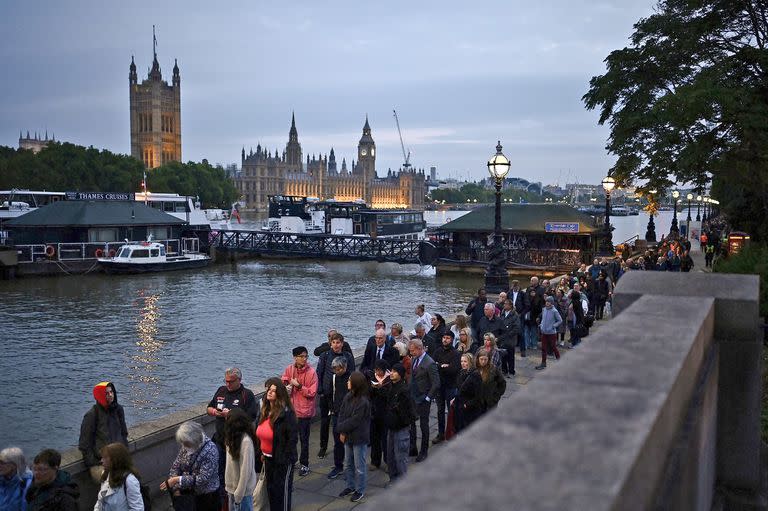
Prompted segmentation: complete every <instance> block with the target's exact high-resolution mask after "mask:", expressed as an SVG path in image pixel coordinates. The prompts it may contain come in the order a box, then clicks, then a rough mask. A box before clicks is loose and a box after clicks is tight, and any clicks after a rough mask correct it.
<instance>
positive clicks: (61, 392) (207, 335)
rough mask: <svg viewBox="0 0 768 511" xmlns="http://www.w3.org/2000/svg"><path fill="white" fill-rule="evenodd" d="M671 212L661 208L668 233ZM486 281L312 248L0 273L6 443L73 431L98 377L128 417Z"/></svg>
mask: <svg viewBox="0 0 768 511" xmlns="http://www.w3.org/2000/svg"><path fill="white" fill-rule="evenodd" d="M462 213H463V212H454V211H449V212H428V213H427V221H428V223H429V224H430V225H435V224H440V223H444V222H445V221H448V219H455V218H458V217H459V216H461V214H462ZM667 217H669V218H667ZM670 219H671V213H669V214H668V215H667V214H666V213H664V212H662V213H661V216H660V217H659V218H657V234H658V235H659V236H660V235H661V234H662V233H665V232H668V230H669V221H670ZM612 223H613V224H614V225H615V227H616V230H615V232H614V237H613V239H614V242H615V243H619V242H621V241H623V240H624V239H627V238H629V237H631V236H632V235H634V234H636V233H640V234H641V236H643V235H644V232H645V224H646V223H647V216H646V215H641V216H633V217H619V218H615V219H612ZM481 284H482V276H481V275H455V276H441V277H436V276H435V271H434V269H432V268H419V267H418V266H416V265H403V266H400V265H396V264H392V263H385V264H380V263H374V262H370V263H361V262H312V261H310V262H308V261H287V262H286V261H280V262H278V261H275V262H264V261H243V262H240V263H238V264H236V265H235V264H219V265H215V266H212V267H210V268H208V269H206V270H203V271H190V272H177V273H166V274H155V275H133V276H107V275H86V276H77V277H61V278H27V279H19V280H15V281H0V304H1V305H0V331H2V332H3V340H4V343H3V344H4V346H3V356H2V357H1V358H0V386H2V387H1V388H2V389H3V392H2V396H3V397H2V400H1V401H0V439H1V440H2V441H1V442H0V448H3V447H5V446H9V445H18V446H20V447H22V448H23V449H24V450H25V452H27V453H28V454H33V453H34V452H36V451H37V450H39V449H40V448H42V447H54V448H59V449H63V448H67V447H71V446H74V445H76V444H77V438H78V432H79V427H80V421H81V419H82V416H83V414H84V413H85V412H86V411H87V410H88V409H89V408H90V406H91V405H92V404H93V398H92V394H91V389H92V387H93V385H94V384H96V383H98V382H99V381H103V380H111V381H113V382H115V385H116V387H117V392H118V401H119V402H120V403H122V404H123V405H124V406H125V411H126V417H127V421H128V424H129V427H130V425H131V424H135V423H137V422H140V421H143V420H147V419H151V418H156V417H159V416H161V415H165V414H167V413H170V412H172V411H176V410H179V409H181V408H185V407H188V406H191V405H194V404H197V403H200V402H202V401H206V400H208V399H209V398H210V396H211V395H212V394H213V392H214V390H215V389H216V388H217V387H218V386H219V385H221V384H222V382H223V372H224V369H225V368H226V367H228V366H232V365H237V366H240V367H241V368H242V369H243V373H244V381H245V382H246V384H249V385H255V384H257V382H262V381H264V380H265V379H266V378H268V377H270V376H273V375H278V374H279V372H280V370H281V369H282V368H283V367H285V365H286V364H288V363H289V362H290V361H291V356H290V351H291V348H293V347H294V346H297V345H305V346H307V348H309V350H310V353H311V351H312V350H313V349H314V347H315V346H317V345H319V344H320V343H321V342H323V341H324V340H325V333H326V331H327V329H328V328H331V327H335V328H338V329H339V330H340V331H341V332H342V333H344V335H345V337H346V339H347V340H348V341H349V342H350V344H351V345H352V346H353V347H362V346H364V344H365V342H366V340H367V339H368V337H369V336H370V335H371V334H372V330H373V324H374V322H375V321H376V319H379V318H382V319H384V320H385V321H386V322H387V324H391V323H392V322H400V323H402V324H404V325H405V326H406V328H408V329H410V328H412V326H413V323H414V320H415V315H414V314H413V309H414V306H415V305H416V304H418V303H424V304H425V305H426V307H427V310H428V311H430V312H439V313H442V314H443V315H446V316H451V315H453V314H456V313H457V312H459V311H461V310H462V309H463V308H464V307H465V306H466V303H467V302H468V301H469V299H470V298H471V296H472V295H473V294H474V292H475V290H476V288H477V287H478V286H479V285H481ZM310 360H311V362H312V363H315V362H316V360H315V358H314V357H311V359H310ZM201 412H202V409H201Z"/></svg>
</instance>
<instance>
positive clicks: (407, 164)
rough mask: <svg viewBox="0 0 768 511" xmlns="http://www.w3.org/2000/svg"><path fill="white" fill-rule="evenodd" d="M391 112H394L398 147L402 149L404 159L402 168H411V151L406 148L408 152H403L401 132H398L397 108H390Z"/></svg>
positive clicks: (403, 145)
mask: <svg viewBox="0 0 768 511" xmlns="http://www.w3.org/2000/svg"><path fill="white" fill-rule="evenodd" d="M392 113H394V114H395V124H397V134H398V135H399V136H400V147H401V148H402V149H403V159H404V160H405V163H403V168H404V169H405V170H408V169H409V168H411V162H410V160H411V151H410V149H409V150H408V154H405V144H404V143H403V134H402V133H401V132H400V120H399V119H398V118H397V110H395V109H392Z"/></svg>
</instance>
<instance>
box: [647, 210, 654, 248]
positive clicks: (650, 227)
mask: <svg viewBox="0 0 768 511" xmlns="http://www.w3.org/2000/svg"><path fill="white" fill-rule="evenodd" d="M645 241H647V242H649V243H656V224H655V223H654V222H653V215H651V217H650V218H649V219H648V229H647V230H646V231H645Z"/></svg>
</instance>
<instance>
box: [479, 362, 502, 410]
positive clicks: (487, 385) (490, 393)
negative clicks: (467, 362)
mask: <svg viewBox="0 0 768 511" xmlns="http://www.w3.org/2000/svg"><path fill="white" fill-rule="evenodd" d="M475 359H476V364H477V374H478V375H479V376H480V382H481V383H480V403H479V404H480V410H481V413H485V412H487V411H488V410H490V409H491V408H495V407H496V405H497V404H498V403H499V400H500V399H501V396H503V395H504V392H505V391H506V390H507V380H505V379H504V376H502V374H501V371H500V370H499V369H497V368H496V366H495V365H493V363H492V362H491V357H490V354H489V353H488V351H487V350H486V349H485V348H480V349H479V350H477V355H476V357H475Z"/></svg>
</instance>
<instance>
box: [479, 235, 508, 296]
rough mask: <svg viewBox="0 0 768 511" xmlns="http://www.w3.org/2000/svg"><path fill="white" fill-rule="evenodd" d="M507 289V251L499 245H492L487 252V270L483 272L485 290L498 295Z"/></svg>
mask: <svg viewBox="0 0 768 511" xmlns="http://www.w3.org/2000/svg"><path fill="white" fill-rule="evenodd" d="M508 289H509V273H508V272H507V251H506V250H505V249H504V247H503V246H502V245H501V243H498V244H497V243H494V244H493V245H491V249H490V250H489V251H488V268H486V270H485V290H486V291H487V292H488V293H500V292H502V291H506V290H508Z"/></svg>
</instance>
